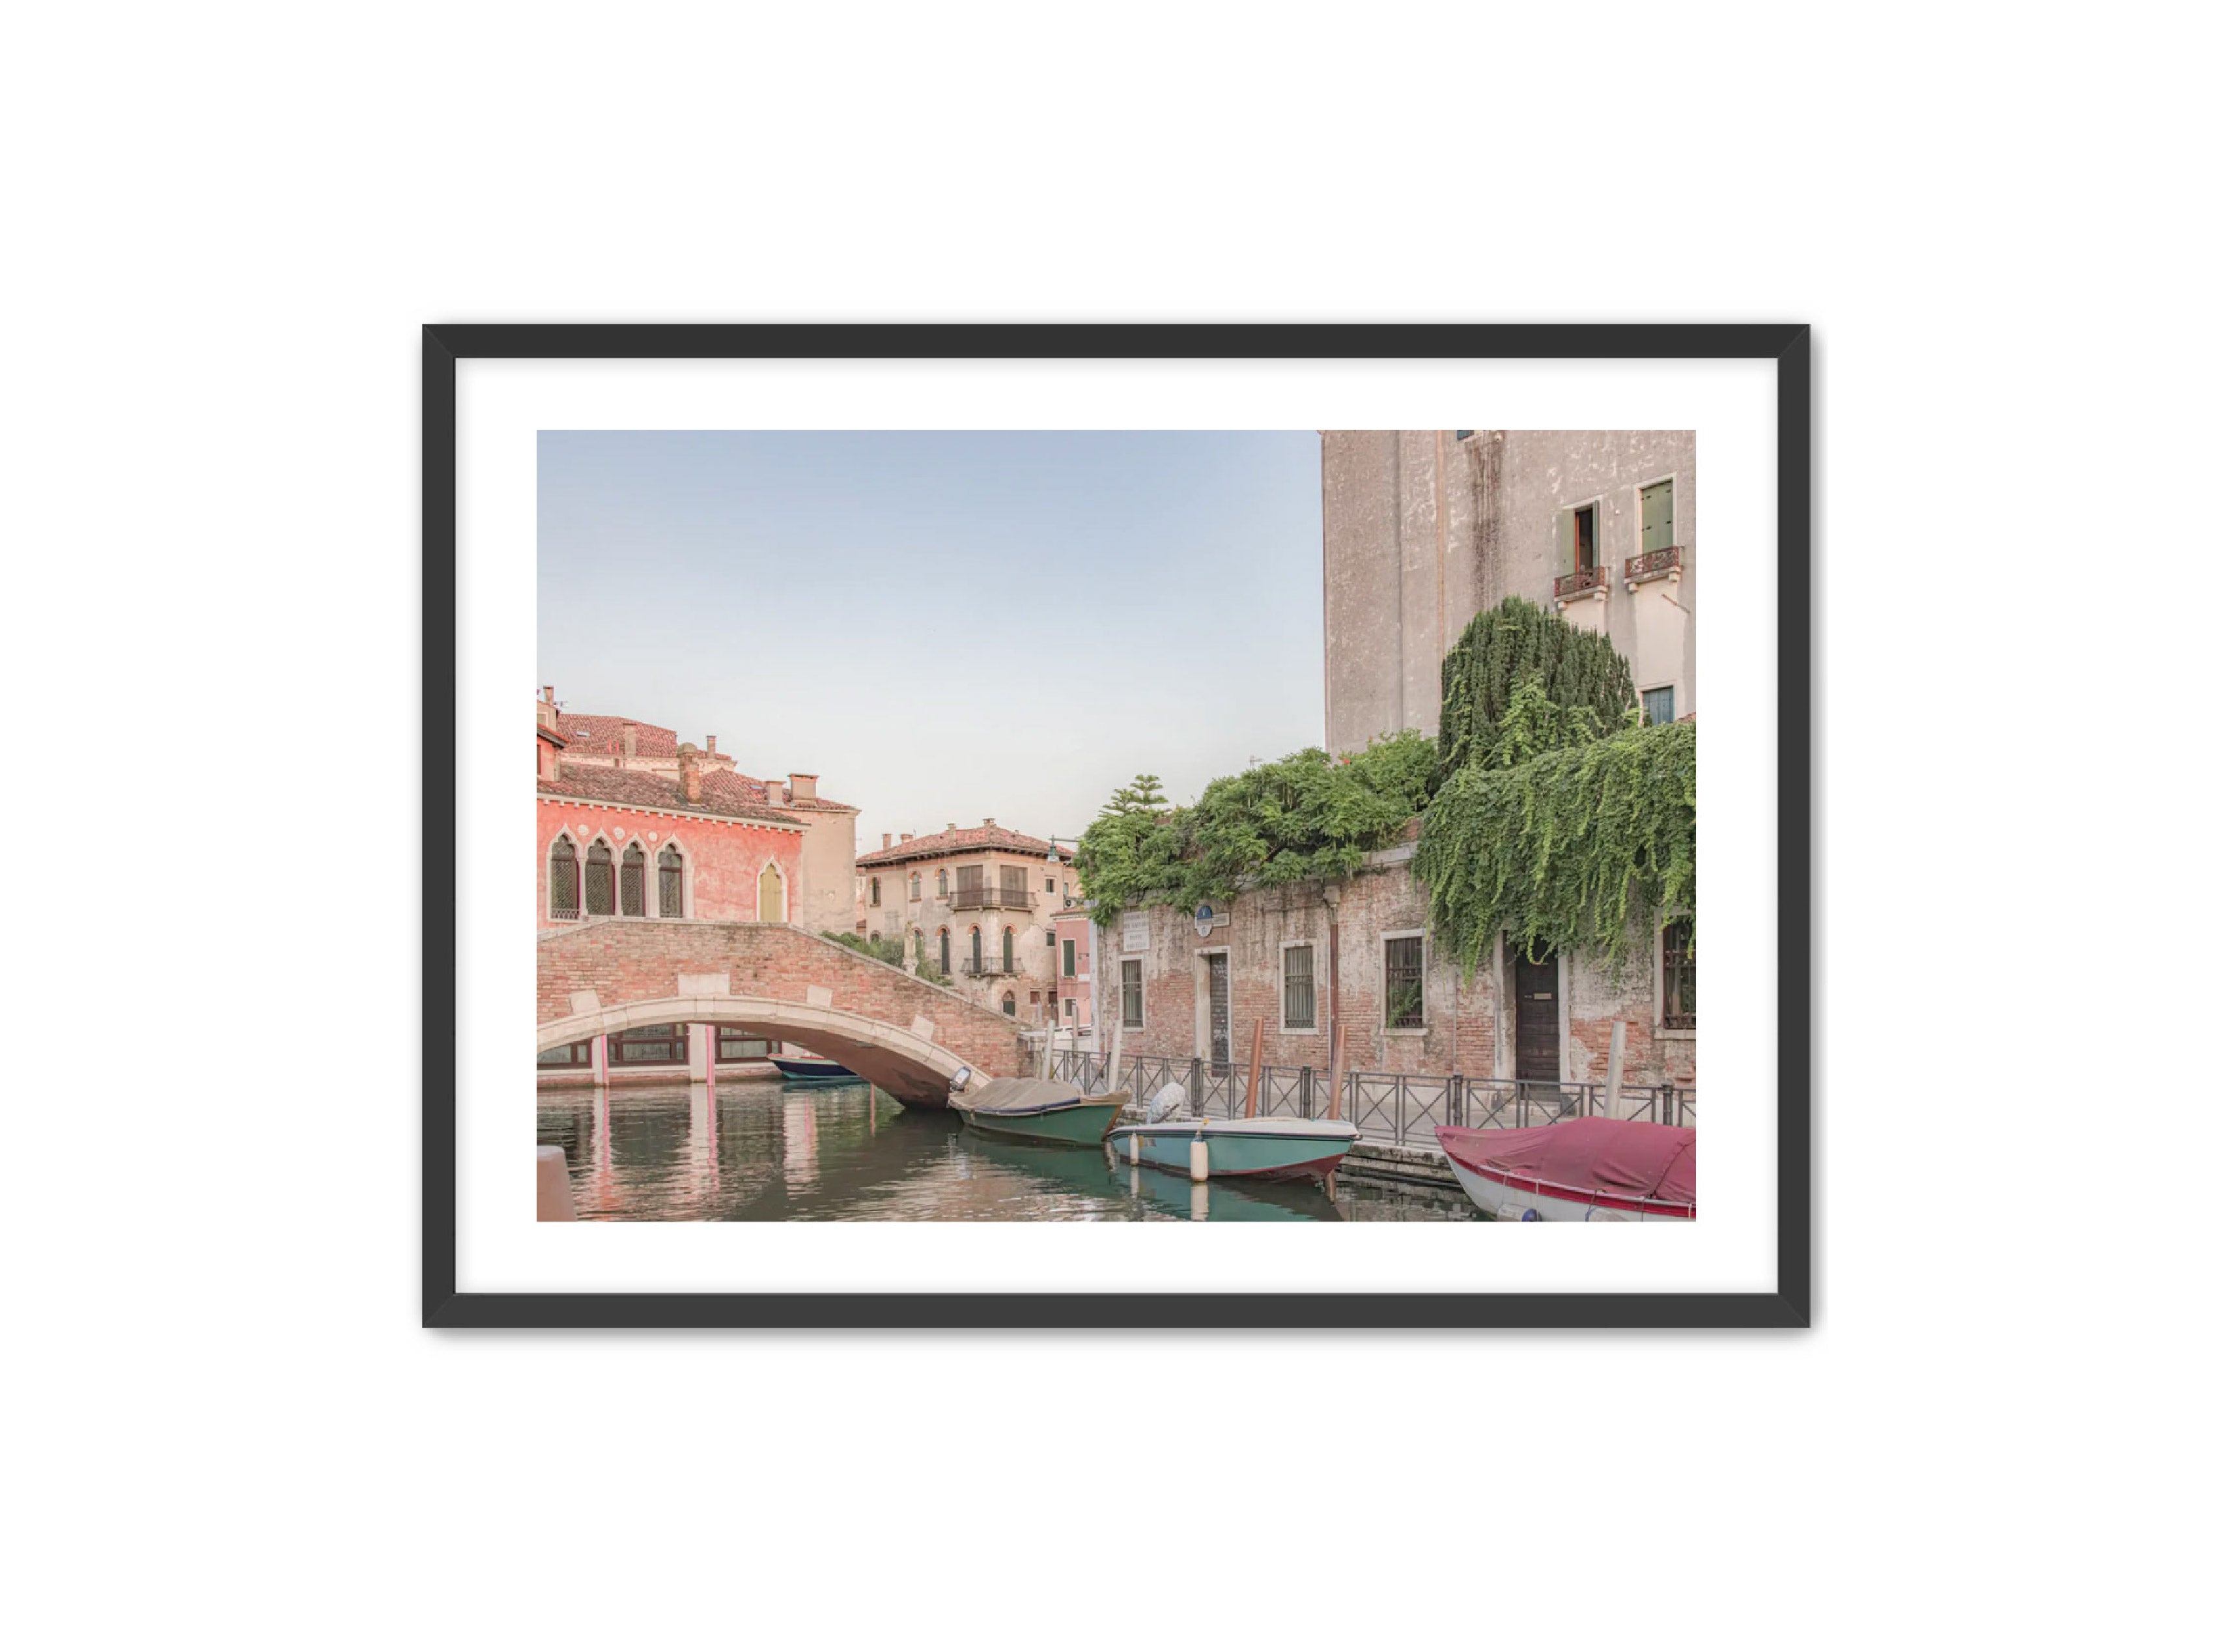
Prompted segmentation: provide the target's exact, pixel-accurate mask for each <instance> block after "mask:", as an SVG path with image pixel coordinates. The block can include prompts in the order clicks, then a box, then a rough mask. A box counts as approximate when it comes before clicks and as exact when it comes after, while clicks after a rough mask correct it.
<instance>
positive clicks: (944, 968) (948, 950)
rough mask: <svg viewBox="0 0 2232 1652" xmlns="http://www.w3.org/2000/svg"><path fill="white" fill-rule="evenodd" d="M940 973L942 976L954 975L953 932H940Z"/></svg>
mask: <svg viewBox="0 0 2232 1652" xmlns="http://www.w3.org/2000/svg"><path fill="white" fill-rule="evenodd" d="M952 973H953V931H952V930H939V931H938V974H939V975H951V974H952Z"/></svg>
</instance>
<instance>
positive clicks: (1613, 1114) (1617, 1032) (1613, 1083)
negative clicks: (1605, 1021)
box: [1604, 1020, 1627, 1118]
mask: <svg viewBox="0 0 2232 1652" xmlns="http://www.w3.org/2000/svg"><path fill="white" fill-rule="evenodd" d="M1626 1066H1627V1023H1626V1022H1625V1021H1620V1020H1616V1021H1614V1022H1613V1023H1612V1055H1611V1058H1610V1059H1609V1060H1608V1061H1607V1062H1606V1066H1605V1107H1604V1116H1605V1117H1606V1118H1619V1080H1620V1075H1621V1074H1622V1072H1624V1071H1625V1069H1626Z"/></svg>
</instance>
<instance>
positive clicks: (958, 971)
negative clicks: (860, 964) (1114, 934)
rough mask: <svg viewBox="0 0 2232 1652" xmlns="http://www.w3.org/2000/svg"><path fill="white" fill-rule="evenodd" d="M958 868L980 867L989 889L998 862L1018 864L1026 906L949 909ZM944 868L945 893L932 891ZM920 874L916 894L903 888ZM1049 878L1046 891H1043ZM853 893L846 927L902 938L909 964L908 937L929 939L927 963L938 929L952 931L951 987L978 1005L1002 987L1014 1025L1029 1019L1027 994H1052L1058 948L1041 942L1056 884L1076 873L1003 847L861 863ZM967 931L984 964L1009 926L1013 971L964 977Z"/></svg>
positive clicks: (991, 1002) (1057, 908)
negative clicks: (877, 900)
mask: <svg viewBox="0 0 2232 1652" xmlns="http://www.w3.org/2000/svg"><path fill="white" fill-rule="evenodd" d="M963 866H982V867H983V869H984V884H985V886H986V887H987V888H991V889H996V888H997V887H999V883H1000V870H999V869H1000V868H1001V867H1002V866H1020V867H1022V869H1023V880H1024V881H1023V887H1024V888H1025V889H1026V890H1028V891H1029V893H1030V897H1031V904H1030V908H1029V910H1028V911H1026V910H1023V909H1022V908H1021V907H997V906H996V907H971V908H970V909H969V910H966V911H956V910H954V908H953V892H954V891H955V890H956V888H957V884H958V881H959V880H958V878H957V871H958V870H959V868H961V867H963ZM940 868H943V869H944V871H945V874H946V890H947V893H946V894H945V895H944V896H943V897H941V896H940V895H939V894H938V871H939V869H940ZM916 876H919V877H920V878H921V879H922V895H921V897H919V898H918V897H915V896H913V895H912V894H911V893H910V892H909V891H910V890H911V889H912V883H911V881H910V880H911V879H912V878H915V877H916ZM1048 877H1052V878H1053V879H1054V890H1053V892H1051V893H1049V892H1048V890H1047V886H1046V883H1047V879H1048ZM876 879H880V880H881V882H882V885H883V889H882V893H883V900H882V904H879V905H875V906H871V905H869V904H868V891H869V889H870V888H871V886H872V880H876ZM856 881H857V882H858V884H859V885H860V897H859V899H858V904H856V905H855V906H854V907H853V909H852V912H851V914H850V917H851V927H852V928H853V929H855V930H859V931H860V933H862V934H864V935H871V934H873V935H881V936H886V938H888V937H890V936H895V935H896V936H906V937H907V947H908V952H907V959H908V962H910V963H912V962H913V957H914V954H913V946H914V942H913V934H914V931H916V930H920V931H921V932H922V933H923V935H924V936H925V937H926V938H927V940H928V942H929V956H930V960H931V962H932V963H933V964H935V963H936V962H938V930H940V929H944V930H948V931H949V932H951V935H952V936H953V969H952V971H951V974H952V976H953V984H954V988H955V989H956V990H957V991H958V992H961V993H962V994H965V995H966V996H968V997H970V998H972V999H974V1000H976V1001H977V1002H979V1003H982V1004H984V1005H985V1006H986V1007H989V1008H994V1009H996V1008H998V1007H999V1004H1000V1000H1001V998H1002V995H1003V994H1007V993H1009V992H1013V993H1014V994H1015V1019H1016V1020H1018V1021H1020V1022H1028V1021H1029V1020H1031V1004H1030V995H1031V994H1032V993H1034V992H1036V993H1037V994H1039V995H1040V1001H1041V1005H1043V1004H1044V1003H1045V1002H1046V1001H1047V996H1048V994H1052V993H1055V992H1056V990H1057V982H1056V981H1055V979H1054V971H1055V968H1056V962H1057V960H1058V959H1059V957H1060V956H1061V949H1060V947H1059V946H1058V945H1057V946H1053V947H1049V946H1048V945H1047V943H1046V932H1047V930H1050V929H1052V928H1054V920H1055V917H1056V916H1057V915H1058V914H1059V913H1060V912H1061V910H1062V905H1061V902H1062V889H1063V886H1064V884H1069V885H1070V886H1072V887H1073V888H1074V885H1075V884H1076V881H1077V873H1076V871H1074V869H1072V868H1071V867H1070V866H1069V865H1067V863H1066V862H1065V863H1063V864H1062V865H1060V866H1059V867H1050V866H1048V865H1047V861H1046V857H1045V856H1044V855H1028V854H1022V853H1018V852H1015V851H1012V850H1003V849H970V850H964V851H961V852H957V853H954V854H951V855H945V856H940V857H934V858H925V859H922V860H910V861H904V862H900V863H899V864H897V865H879V866H862V867H860V875H859V877H858V878H857V879H856ZM971 928H978V929H982V930H983V932H984V957H985V959H986V961H987V962H993V961H996V960H997V959H998V958H999V956H1000V931H1001V930H1002V929H1009V928H1012V929H1013V930H1015V969H1016V973H1015V975H964V974H963V973H962V966H963V961H964V960H965V959H966V958H967V957H968V956H969V931H970V929H971Z"/></svg>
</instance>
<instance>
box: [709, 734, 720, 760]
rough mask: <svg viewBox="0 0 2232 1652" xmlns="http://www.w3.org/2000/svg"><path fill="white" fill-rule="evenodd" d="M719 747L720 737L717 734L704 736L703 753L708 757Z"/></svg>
mask: <svg viewBox="0 0 2232 1652" xmlns="http://www.w3.org/2000/svg"><path fill="white" fill-rule="evenodd" d="M720 749H721V737H720V736H719V735H706V736H705V755H707V756H708V757H710V756H712V755H714V754H716V753H717V752H718V751H719V750H720Z"/></svg>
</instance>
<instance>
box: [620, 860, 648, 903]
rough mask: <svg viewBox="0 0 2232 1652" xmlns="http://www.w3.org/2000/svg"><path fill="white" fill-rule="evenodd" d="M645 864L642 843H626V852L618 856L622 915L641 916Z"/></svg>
mask: <svg viewBox="0 0 2232 1652" xmlns="http://www.w3.org/2000/svg"><path fill="white" fill-rule="evenodd" d="M646 865H647V857H646V855H645V854H644V852H643V845H641V844H639V843H632V844H630V845H628V846H627V852H626V854H624V855H622V856H621V857H620V916H621V917H642V916H643V874H644V869H645V867H646Z"/></svg>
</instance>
